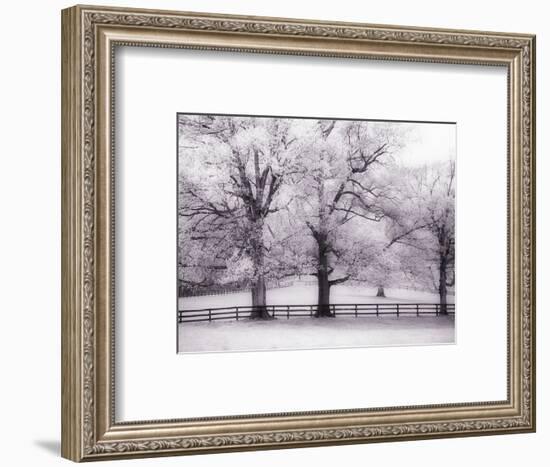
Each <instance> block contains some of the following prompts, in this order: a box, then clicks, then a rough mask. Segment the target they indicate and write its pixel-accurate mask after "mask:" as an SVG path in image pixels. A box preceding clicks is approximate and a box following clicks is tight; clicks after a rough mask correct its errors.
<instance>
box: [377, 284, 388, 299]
mask: <svg viewBox="0 0 550 467" xmlns="http://www.w3.org/2000/svg"><path fill="white" fill-rule="evenodd" d="M376 296H377V297H384V298H385V297H386V293H385V292H384V287H383V286H381V285H379V286H378V291H377V292H376Z"/></svg>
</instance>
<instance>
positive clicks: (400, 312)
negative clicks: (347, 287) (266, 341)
mask: <svg viewBox="0 0 550 467" xmlns="http://www.w3.org/2000/svg"><path fill="white" fill-rule="evenodd" d="M266 308H267V311H268V313H269V315H270V316H271V317H272V318H286V319H290V318H297V317H307V316H309V317H313V316H315V312H316V311H317V305H267V306H266ZM446 308H447V314H449V315H453V314H454V312H455V305H454V303H448V304H447V305H446ZM254 309H255V308H254V307H252V306H232V307H221V308H200V309H195V310H179V311H178V323H191V322H198V321H217V320H236V321H239V320H240V319H246V318H250V313H251V312H252V311H254ZM330 311H331V313H332V314H333V315H334V316H335V317H338V316H352V317H355V318H359V317H361V316H388V315H396V316H398V317H399V316H421V315H433V316H439V315H441V314H444V313H442V312H441V305H440V304H439V303H356V304H344V303H341V304H338V303H336V304H331V305H330Z"/></svg>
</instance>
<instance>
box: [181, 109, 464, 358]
mask: <svg viewBox="0 0 550 467" xmlns="http://www.w3.org/2000/svg"><path fill="white" fill-rule="evenodd" d="M177 131H178V155H177V157H178V213H177V216H178V245H177V248H178V255H177V257H178V265H177V281H178V286H177V289H178V297H177V326H178V329H177V340H178V342H177V348H178V352H180V353H186V352H225V351H254V350H290V349H319V348H341V347H366V346H396V345H432V344H450V343H454V342H455V300H454V297H455V186H456V125H455V124H454V123H452V122H410V121H382V120H353V119H328V118H306V117H278V116H242V115H214V114H187V113H180V114H178V116H177Z"/></svg>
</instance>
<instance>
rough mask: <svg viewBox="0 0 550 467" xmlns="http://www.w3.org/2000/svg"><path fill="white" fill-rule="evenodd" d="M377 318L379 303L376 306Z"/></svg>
mask: <svg viewBox="0 0 550 467" xmlns="http://www.w3.org/2000/svg"><path fill="white" fill-rule="evenodd" d="M376 316H378V303H377V304H376Z"/></svg>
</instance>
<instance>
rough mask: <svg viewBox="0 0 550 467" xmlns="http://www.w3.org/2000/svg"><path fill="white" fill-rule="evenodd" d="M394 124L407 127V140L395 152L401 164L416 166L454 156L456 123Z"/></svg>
mask: <svg viewBox="0 0 550 467" xmlns="http://www.w3.org/2000/svg"><path fill="white" fill-rule="evenodd" d="M395 124H396V125H403V126H404V127H405V128H406V129H407V134H408V138H407V139H408V142H407V144H405V146H404V147H403V148H402V149H401V150H400V151H399V152H398V153H397V154H396V157H397V158H398V159H399V160H401V161H402V163H403V164H406V165H410V166H416V165H422V164H429V163H432V162H439V161H446V160H450V159H455V158H456V124H454V123H397V122H396V123H395Z"/></svg>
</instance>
